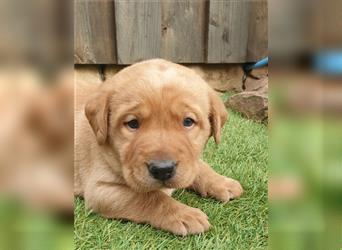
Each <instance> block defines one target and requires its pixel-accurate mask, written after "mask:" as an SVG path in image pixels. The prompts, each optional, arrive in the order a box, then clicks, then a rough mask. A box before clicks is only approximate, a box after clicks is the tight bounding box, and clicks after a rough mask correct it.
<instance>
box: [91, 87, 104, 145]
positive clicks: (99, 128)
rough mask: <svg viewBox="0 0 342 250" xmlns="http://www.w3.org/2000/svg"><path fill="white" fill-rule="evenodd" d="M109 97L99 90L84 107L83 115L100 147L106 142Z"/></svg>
mask: <svg viewBox="0 0 342 250" xmlns="http://www.w3.org/2000/svg"><path fill="white" fill-rule="evenodd" d="M109 96H110V94H109V93H108V91H104V90H101V91H99V92H97V93H95V94H93V95H92V96H91V97H90V99H89V100H88V101H87V103H86V105H85V115H86V117H87V119H88V121H89V123H90V126H91V127H92V129H93V131H94V134H95V136H96V140H97V142H98V144H100V145H101V144H104V143H105V142H106V140H107V135H108V133H107V130H108V112H109V110H108V109H109V108H108V106H109V104H108V101H109V100H108V99H109Z"/></svg>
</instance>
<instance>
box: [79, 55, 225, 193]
mask: <svg viewBox="0 0 342 250" xmlns="http://www.w3.org/2000/svg"><path fill="white" fill-rule="evenodd" d="M85 112H86V116H87V118H88V120H89V123H90V125H91V127H92V129H93V131H94V134H95V136H96V139H97V142H98V144H100V145H103V146H106V147H110V149H111V150H113V152H114V154H113V155H116V156H117V157H118V160H119V162H120V165H121V171H122V174H123V177H124V179H125V181H126V182H127V184H128V185H129V186H130V187H131V188H133V189H135V190H136V191H140V192H147V191H152V190H157V189H160V188H165V187H166V188H183V187H187V186H189V185H191V183H192V182H193V180H194V178H195V177H196V175H197V172H198V168H199V158H200V154H201V152H202V150H203V148H204V146H205V144H206V142H207V140H208V138H209V137H210V136H213V137H214V139H215V141H216V143H219V141H220V130H221V127H222V126H223V124H224V122H225V121H226V118H227V113H226V110H225V108H224V105H223V103H222V101H221V100H220V99H219V97H218V96H217V95H216V94H215V92H214V91H213V90H212V89H211V88H210V87H208V85H207V84H206V83H205V82H204V81H203V80H202V79H201V78H200V77H199V76H198V75H196V74H195V73H194V72H193V71H191V70H190V69H188V68H185V67H183V66H180V65H177V64H173V63H170V62H166V61H163V60H151V61H146V62H143V63H138V64H135V65H132V66H130V67H128V68H126V69H124V70H123V71H121V72H119V73H118V74H117V75H116V76H115V77H114V78H113V79H112V80H111V81H110V82H107V83H105V84H103V86H101V88H100V90H99V91H98V92H97V93H95V94H94V96H93V97H92V98H91V99H90V100H89V101H88V103H87V105H86V109H85Z"/></svg>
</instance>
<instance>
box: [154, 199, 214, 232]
mask: <svg viewBox="0 0 342 250" xmlns="http://www.w3.org/2000/svg"><path fill="white" fill-rule="evenodd" d="M161 220H162V224H161V226H160V227H161V228H162V229H164V230H166V231H169V232H172V233H174V234H178V235H182V236H186V235H189V234H199V233H203V232H205V231H207V230H208V229H209V227H210V224H209V222H208V216H207V215H206V214H205V213H203V212H202V211H201V210H200V209H198V208H192V207H189V206H186V205H181V206H179V208H178V209H177V210H176V211H175V212H174V213H170V214H168V215H165V217H164V218H161Z"/></svg>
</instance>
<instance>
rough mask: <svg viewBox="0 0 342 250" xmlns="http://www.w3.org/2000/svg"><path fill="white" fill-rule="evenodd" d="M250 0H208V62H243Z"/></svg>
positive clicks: (245, 54)
mask: <svg viewBox="0 0 342 250" xmlns="http://www.w3.org/2000/svg"><path fill="white" fill-rule="evenodd" d="M250 2H251V1H244V0H239V1H237V0H227V1H222V0H210V8H209V31H208V62H209V63H228V62H234V63H237V62H245V60H246V58H247V43H248V25H249V12H250V7H251V5H250Z"/></svg>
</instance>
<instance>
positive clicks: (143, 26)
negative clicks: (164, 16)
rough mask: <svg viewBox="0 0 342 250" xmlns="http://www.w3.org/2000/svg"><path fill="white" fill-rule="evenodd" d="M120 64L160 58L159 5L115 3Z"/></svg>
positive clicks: (147, 2) (151, 3)
mask: <svg viewBox="0 0 342 250" xmlns="http://www.w3.org/2000/svg"><path fill="white" fill-rule="evenodd" d="M115 21H116V32H117V33H116V36H117V51H118V56H117V57H118V63H119V64H131V63H134V62H137V61H141V60H145V59H149V58H155V57H160V47H161V46H160V44H161V6H160V1H136V0H127V1H122V0H115Z"/></svg>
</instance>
